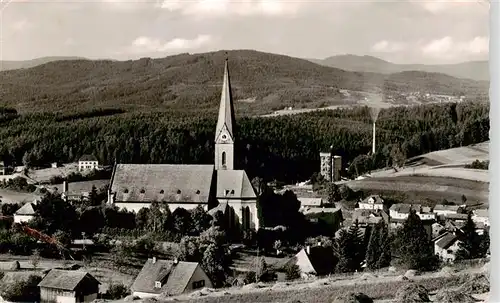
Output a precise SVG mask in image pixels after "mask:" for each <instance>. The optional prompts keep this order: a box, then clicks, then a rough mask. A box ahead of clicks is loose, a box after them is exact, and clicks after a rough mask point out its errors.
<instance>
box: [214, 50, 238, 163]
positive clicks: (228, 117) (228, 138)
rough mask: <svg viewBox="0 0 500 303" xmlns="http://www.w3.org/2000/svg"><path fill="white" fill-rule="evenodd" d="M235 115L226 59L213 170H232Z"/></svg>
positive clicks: (216, 130)
mask: <svg viewBox="0 0 500 303" xmlns="http://www.w3.org/2000/svg"><path fill="white" fill-rule="evenodd" d="M235 124H236V122H235V115H234V108H233V97H232V95H231V82H230V81H229V68H228V63H227V58H226V63H225V66H224V82H223V83H222V94H221V98H220V106H219V118H218V120H217V127H216V129H215V169H216V170H233V169H234V141H235V137H234V127H235Z"/></svg>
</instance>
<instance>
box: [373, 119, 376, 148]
mask: <svg viewBox="0 0 500 303" xmlns="http://www.w3.org/2000/svg"><path fill="white" fill-rule="evenodd" d="M375 133H376V132H375V122H373V145H372V154H375Z"/></svg>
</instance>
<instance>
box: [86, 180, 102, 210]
mask: <svg viewBox="0 0 500 303" xmlns="http://www.w3.org/2000/svg"><path fill="white" fill-rule="evenodd" d="M101 202H102V201H101V200H100V197H99V193H98V192H97V188H96V187H95V185H92V189H91V190H90V192H89V196H88V205H89V206H98V205H100V204H101Z"/></svg>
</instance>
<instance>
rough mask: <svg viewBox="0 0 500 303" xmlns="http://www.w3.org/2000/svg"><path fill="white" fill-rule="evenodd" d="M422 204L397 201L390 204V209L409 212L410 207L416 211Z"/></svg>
mask: <svg viewBox="0 0 500 303" xmlns="http://www.w3.org/2000/svg"><path fill="white" fill-rule="evenodd" d="M421 208H422V206H421V205H420V204H406V203H398V204H394V205H392V206H391V208H390V210H392V211H396V212H398V213H404V214H407V213H410V209H414V210H416V211H420V209H421Z"/></svg>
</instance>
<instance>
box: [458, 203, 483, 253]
mask: <svg viewBox="0 0 500 303" xmlns="http://www.w3.org/2000/svg"><path fill="white" fill-rule="evenodd" d="M462 230H463V232H464V237H463V240H462V241H460V242H459V243H458V246H459V249H458V251H457V259H459V260H466V259H474V258H478V257H480V245H481V237H480V236H479V235H478V234H477V232H476V224H475V223H474V221H473V220H472V213H471V212H469V214H468V215H467V221H466V223H465V226H464V227H463V228H462Z"/></svg>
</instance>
